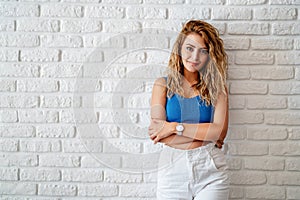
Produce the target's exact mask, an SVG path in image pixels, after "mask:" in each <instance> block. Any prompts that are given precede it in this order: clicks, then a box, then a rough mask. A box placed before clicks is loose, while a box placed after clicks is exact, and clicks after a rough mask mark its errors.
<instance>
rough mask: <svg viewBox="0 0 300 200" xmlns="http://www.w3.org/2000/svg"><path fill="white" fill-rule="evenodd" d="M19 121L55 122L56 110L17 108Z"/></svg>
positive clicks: (56, 119)
mask: <svg viewBox="0 0 300 200" xmlns="http://www.w3.org/2000/svg"><path fill="white" fill-rule="evenodd" d="M19 121H20V122H22V123H57V122H58V112H57V111H51V110H48V111H46V110H19Z"/></svg>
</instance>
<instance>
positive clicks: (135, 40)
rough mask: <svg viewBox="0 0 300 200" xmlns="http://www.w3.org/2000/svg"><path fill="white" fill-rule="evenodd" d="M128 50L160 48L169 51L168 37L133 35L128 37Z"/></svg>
mask: <svg viewBox="0 0 300 200" xmlns="http://www.w3.org/2000/svg"><path fill="white" fill-rule="evenodd" d="M127 45H128V48H130V49H138V48H158V49H167V48H168V45H169V44H168V37H166V36H164V35H163V36H156V35H149V36H147V37H145V35H132V36H129V37H128V41H127Z"/></svg>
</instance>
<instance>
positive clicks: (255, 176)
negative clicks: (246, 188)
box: [229, 171, 267, 185]
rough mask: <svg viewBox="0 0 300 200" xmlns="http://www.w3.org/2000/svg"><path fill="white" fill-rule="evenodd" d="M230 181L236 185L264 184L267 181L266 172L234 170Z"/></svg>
mask: <svg viewBox="0 0 300 200" xmlns="http://www.w3.org/2000/svg"><path fill="white" fill-rule="evenodd" d="M229 174H230V183H232V184H234V185H262V184H265V183H266V182H267V177H266V174H265V173H264V172H258V171H253V172H252V171H233V172H230V173H229Z"/></svg>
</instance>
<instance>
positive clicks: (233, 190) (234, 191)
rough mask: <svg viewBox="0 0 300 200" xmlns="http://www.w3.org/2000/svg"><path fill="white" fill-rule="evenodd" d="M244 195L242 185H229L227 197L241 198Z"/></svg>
mask: <svg viewBox="0 0 300 200" xmlns="http://www.w3.org/2000/svg"><path fill="white" fill-rule="evenodd" d="M243 197H244V188H243V187H236V186H231V187H230V190H229V198H233V199H237V198H240V199H242V198H243Z"/></svg>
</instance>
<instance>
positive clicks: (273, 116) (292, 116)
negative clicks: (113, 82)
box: [265, 111, 300, 125]
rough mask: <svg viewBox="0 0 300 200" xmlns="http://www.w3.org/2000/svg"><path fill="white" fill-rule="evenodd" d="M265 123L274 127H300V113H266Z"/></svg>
mask: <svg viewBox="0 0 300 200" xmlns="http://www.w3.org/2000/svg"><path fill="white" fill-rule="evenodd" d="M265 122H266V123H267V124H272V125H299V124H300V113H299V112H294V111H293V112H288V113H287V112H281V113H277V112H276V113H274V112H270V113H266V114H265Z"/></svg>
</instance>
